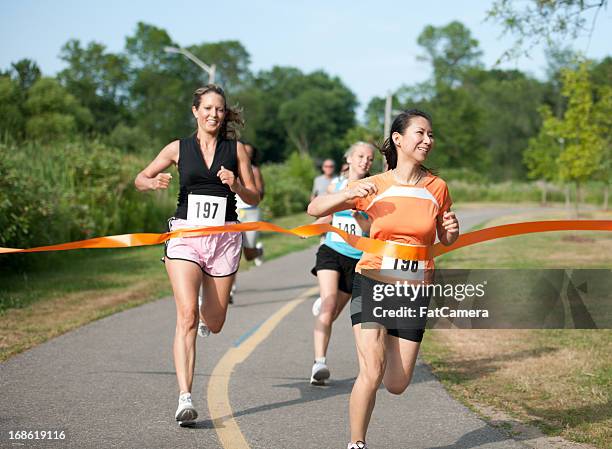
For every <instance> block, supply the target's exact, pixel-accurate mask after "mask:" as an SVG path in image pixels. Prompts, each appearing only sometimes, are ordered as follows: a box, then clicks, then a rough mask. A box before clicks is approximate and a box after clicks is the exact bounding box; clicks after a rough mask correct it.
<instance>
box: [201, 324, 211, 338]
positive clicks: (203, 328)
mask: <svg viewBox="0 0 612 449" xmlns="http://www.w3.org/2000/svg"><path fill="white" fill-rule="evenodd" d="M198 335H199V336H200V337H203V338H206V337H210V329H209V328H208V326H207V325H206V324H205V323H204V321H202V320H200V322H199V323H198Z"/></svg>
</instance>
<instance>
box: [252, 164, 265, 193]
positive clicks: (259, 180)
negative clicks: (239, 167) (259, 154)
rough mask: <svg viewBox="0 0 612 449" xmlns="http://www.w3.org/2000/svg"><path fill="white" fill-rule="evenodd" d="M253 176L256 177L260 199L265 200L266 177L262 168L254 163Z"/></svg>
mask: <svg viewBox="0 0 612 449" xmlns="http://www.w3.org/2000/svg"><path fill="white" fill-rule="evenodd" d="M253 176H254V177H255V187H256V188H257V191H258V192H259V199H260V200H263V197H264V190H265V188H266V186H265V184H264V179H263V176H262V174H261V170H260V169H259V167H257V166H255V165H253Z"/></svg>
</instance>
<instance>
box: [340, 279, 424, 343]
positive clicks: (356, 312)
mask: <svg viewBox="0 0 612 449" xmlns="http://www.w3.org/2000/svg"><path fill="white" fill-rule="evenodd" d="M363 278H364V276H363V275H362V274H360V273H355V276H354V280H353V295H352V297H351V322H352V325H353V326H354V325H355V324H358V323H362V322H363V321H362V318H361V309H362V302H361V301H362V298H361V281H362V279H363ZM424 333H425V329H387V334H388V335H392V336H394V337H397V338H403V339H404V340H411V341H416V342H417V343H420V342H421V341H422V340H423V334H424Z"/></svg>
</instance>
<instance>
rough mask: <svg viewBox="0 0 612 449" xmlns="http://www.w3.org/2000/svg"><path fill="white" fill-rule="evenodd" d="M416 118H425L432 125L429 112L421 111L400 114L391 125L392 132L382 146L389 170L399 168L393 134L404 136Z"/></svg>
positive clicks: (412, 110)
mask: <svg viewBox="0 0 612 449" xmlns="http://www.w3.org/2000/svg"><path fill="white" fill-rule="evenodd" d="M416 117H423V118H424V119H426V120H427V121H428V122H429V124H430V125H431V124H432V121H431V116H430V115H429V114H428V113H427V112H423V111H421V110H419V109H410V110H407V111H403V112H401V113H400V115H398V116H397V117H395V120H393V124H392V125H391V131H390V132H389V135H388V136H386V139H385V141H384V143H383V144H382V148H380V152H381V153H382V155H383V156H384V157H385V160H386V161H387V167H388V168H389V169H393V168H395V167H397V148H395V142H393V139H392V138H391V136H392V135H393V133H400V134H404V131H405V130H406V128H408V126H410V123H411V122H412V120H413V119H414V118H416ZM421 167H422V168H423V169H425V170H426V171H429V172H431V170H429V169H428V168H426V167H424V166H422V165H421Z"/></svg>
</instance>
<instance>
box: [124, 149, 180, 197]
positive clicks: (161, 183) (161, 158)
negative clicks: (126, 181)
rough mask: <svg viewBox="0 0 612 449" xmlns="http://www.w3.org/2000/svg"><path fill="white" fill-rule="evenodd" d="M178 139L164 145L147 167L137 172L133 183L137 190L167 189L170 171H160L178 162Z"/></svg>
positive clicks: (170, 176) (170, 177)
mask: <svg viewBox="0 0 612 449" xmlns="http://www.w3.org/2000/svg"><path fill="white" fill-rule="evenodd" d="M178 157H179V141H178V140H175V141H173V142H170V143H169V144H168V145H166V146H165V147H164V148H163V149H162V150H161V151H160V152H159V154H158V155H157V156H156V157H155V159H153V161H152V162H151V163H150V164H149V165H147V167H146V168H145V169H144V170H143V171H141V172H140V173H138V175H137V176H136V179H135V180H134V185H135V186H136V188H137V189H138V190H140V191H141V192H144V191H146V190H158V189H167V188H168V185H169V184H170V180H171V179H172V175H171V174H170V173H162V171H164V170H165V169H166V168H168V167H170V166H171V165H173V164H177V163H178Z"/></svg>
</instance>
